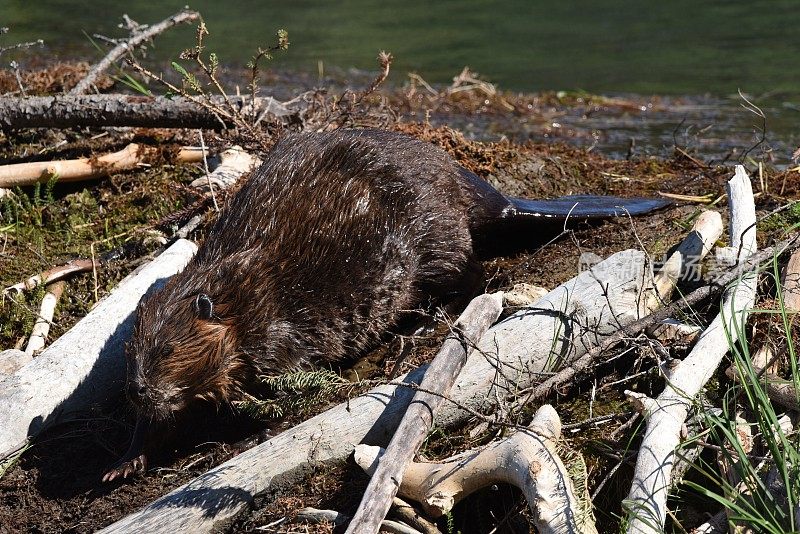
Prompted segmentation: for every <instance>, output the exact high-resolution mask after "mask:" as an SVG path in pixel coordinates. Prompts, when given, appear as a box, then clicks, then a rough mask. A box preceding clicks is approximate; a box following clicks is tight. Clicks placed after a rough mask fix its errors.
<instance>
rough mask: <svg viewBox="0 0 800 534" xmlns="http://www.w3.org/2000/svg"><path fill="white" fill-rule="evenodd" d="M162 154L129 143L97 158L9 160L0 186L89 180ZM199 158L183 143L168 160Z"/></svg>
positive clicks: (1, 171) (200, 157) (1, 170)
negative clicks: (118, 149) (28, 161)
mask: <svg viewBox="0 0 800 534" xmlns="http://www.w3.org/2000/svg"><path fill="white" fill-rule="evenodd" d="M165 155H169V154H168V153H165V152H164V151H162V150H160V149H159V148H158V147H151V146H147V145H139V144H136V143H131V144H129V145H128V146H126V147H125V148H123V149H122V150H120V151H118V152H113V153H111V154H106V155H104V156H100V157H97V158H79V159H71V160H62V161H37V162H31V163H13V164H11V165H3V166H0V187H19V186H24V185H33V184H35V183H46V182H48V181H49V180H52V179H56V180H58V182H79V181H81V180H90V179H94V178H100V177H102V176H108V175H109V174H112V173H115V172H120V171H125V170H129V169H133V168H134V167H136V166H138V165H142V164H145V163H150V162H154V161H157V160H158V158H162V157H164V156H165ZM202 160H203V151H202V150H200V149H199V148H194V147H183V148H181V149H180V150H179V151H178V153H177V154H175V155H174V156H173V157H172V161H174V162H180V163H196V162H198V161H202Z"/></svg>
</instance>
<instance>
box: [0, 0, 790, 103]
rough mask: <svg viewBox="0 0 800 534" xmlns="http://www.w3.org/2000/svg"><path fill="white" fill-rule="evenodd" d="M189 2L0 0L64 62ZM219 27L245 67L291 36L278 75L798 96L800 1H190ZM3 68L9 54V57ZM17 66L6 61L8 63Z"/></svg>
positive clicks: (6, 12)
mask: <svg viewBox="0 0 800 534" xmlns="http://www.w3.org/2000/svg"><path fill="white" fill-rule="evenodd" d="M182 5H183V2H163V1H154V0H133V1H131V2H126V3H121V2H120V3H118V2H102V1H99V0H87V1H82V2H81V1H76V0H73V1H69V0H1V1H0V26H8V27H10V28H11V32H10V33H9V34H7V35H5V36H2V37H0V46H2V45H3V44H11V43H13V42H17V41H19V40H27V39H35V38H42V39H44V40H45V41H46V43H47V45H48V47H47V53H48V54H51V55H54V56H69V57H74V56H75V55H92V54H96V52H94V51H93V50H92V48H91V46H90V45H89V44H88V41H87V39H86V37H84V35H83V33H82V32H84V31H85V32H87V33H89V34H92V33H102V34H105V35H108V36H120V35H122V33H121V30H119V29H118V28H116V24H117V23H118V22H119V20H120V17H121V15H122V14H123V13H127V14H129V15H130V16H131V17H132V18H133V19H135V20H137V21H138V22H140V23H153V22H156V21H159V20H161V19H162V18H164V17H166V16H167V15H169V14H171V13H173V12H175V11H177V10H178V9H179V8H180V7H182ZM191 7H192V8H193V9H197V10H199V11H200V12H201V13H202V14H203V16H204V17H205V20H206V21H207V24H208V26H209V28H210V30H211V32H212V37H211V38H210V41H209V48H210V49H213V50H215V51H217V52H218V53H219V55H220V56H221V58H222V59H223V61H228V62H230V61H233V62H237V63H245V62H246V61H247V59H248V58H249V56H250V54H251V53H252V51H253V50H254V48H255V47H256V46H258V45H264V44H267V43H269V42H271V41H272V37H273V35H274V32H275V30H276V29H278V28H286V29H287V30H288V31H289V35H290V37H291V41H292V46H291V49H290V50H289V52H288V53H287V54H285V57H283V58H281V59H280V60H279V62H278V64H279V65H280V66H285V67H291V68H294V69H303V70H307V71H312V72H317V69H318V62H319V61H322V62H323V65H337V66H340V67H351V66H353V67H357V68H361V69H374V65H375V62H374V57H375V55H376V53H377V51H379V50H382V49H385V50H388V51H391V52H392V53H393V54H394V55H395V57H396V62H395V65H394V67H395V69H394V75H395V77H396V78H395V79H402V78H403V77H404V76H405V73H406V72H408V71H416V72H418V73H419V74H421V75H422V76H423V77H425V78H426V79H427V80H429V81H431V82H447V81H449V79H450V78H452V76H453V75H455V74H457V73H458V72H459V71H460V70H461V68H462V67H463V66H464V65H470V66H471V67H472V68H473V69H474V70H476V71H478V72H480V73H482V74H484V75H485V76H486V77H487V78H489V79H490V80H492V81H494V82H496V83H498V84H500V86H501V87H504V88H508V89H513V90H520V91H536V90H545V89H577V88H580V89H584V90H587V91H592V92H600V93H608V92H629V93H645V94H649V93H660V94H706V93H709V94H715V95H729V94H734V93H735V92H736V90H737V88H741V89H742V90H743V91H746V92H749V93H751V94H760V93H765V92H771V93H789V94H792V95H794V94H798V93H800V78H798V75H797V73H798V67H800V38H798V27H800V3H799V2H797V1H796V0H778V1H766V0H746V1H745V0H735V1H731V0H727V1H719V0H717V1H707V2H703V1H698V0H693V1H687V0H673V1H667V2H664V1H660V2H654V1H650V2H648V1H637V0H606V1H597V0H576V1H571V2H570V1H559V0H528V1H524V0H513V1H507V2H489V1H476V0H470V1H453V0H437V1H420V0H404V1H396V0H394V1H382V2H377V1H368V0H349V1H348V0H346V1H341V2H328V1H322V0H303V1H291V2H289V1H284V2H275V1H273V2H264V1H252V0H251V1H213V0H202V1H195V2H193V3H192V4H191ZM191 43H192V31H191V30H190V29H188V28H186V29H182V30H180V31H176V30H172V31H171V32H170V33H169V34H167V35H165V36H163V37H161V38H159V39H158V41H157V47H158V50H157V54H158V55H159V56H160V57H162V58H164V59H167V58H169V57H170V56H174V55H175V54H176V53H177V52H178V51H179V50H180V49H181V48H182V47H185V46H188V45H190V44H191ZM3 60H5V57H4V58H3ZM5 61H7V60H5Z"/></svg>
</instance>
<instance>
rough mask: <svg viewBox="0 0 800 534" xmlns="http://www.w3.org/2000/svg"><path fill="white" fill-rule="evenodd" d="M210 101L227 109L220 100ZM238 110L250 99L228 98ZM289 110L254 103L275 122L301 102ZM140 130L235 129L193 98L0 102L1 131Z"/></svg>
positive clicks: (116, 97)
mask: <svg viewBox="0 0 800 534" xmlns="http://www.w3.org/2000/svg"><path fill="white" fill-rule="evenodd" d="M211 100H212V101H213V102H214V103H216V104H218V105H220V106H225V105H226V104H225V101H224V100H223V98H222V97H211ZM230 100H231V101H232V102H233V104H234V105H235V106H238V107H239V108H242V109H243V108H245V106H247V107H249V106H250V103H251V99H250V98H249V97H230ZM296 102H297V103H295V104H292V106H290V107H289V106H285V105H284V104H283V103H281V102H278V101H277V100H275V99H274V98H272V97H262V98H257V99H256V107H257V108H258V113H262V112H264V111H266V112H267V113H270V114H272V115H273V116H275V117H285V116H288V115H292V114H294V113H295V112H297V111H298V110H299V109H298V106H300V105H302V103H300V102H301V101H299V100H297V101H296ZM73 126H74V127H86V126H94V127H104V126H139V127H147V128H206V129H215V130H218V129H222V128H224V127H229V126H231V125H230V124H225V123H224V121H223V120H222V119H221V118H220V117H218V116H216V115H214V114H213V113H211V112H210V111H208V110H206V109H204V108H202V107H201V106H199V105H197V104H196V103H195V102H193V101H192V100H191V99H189V98H185V97H175V98H167V97H163V96H156V97H152V96H132V95H87V96H32V97H25V98H15V97H0V128H2V129H4V130H8V129H16V128H67V127H73Z"/></svg>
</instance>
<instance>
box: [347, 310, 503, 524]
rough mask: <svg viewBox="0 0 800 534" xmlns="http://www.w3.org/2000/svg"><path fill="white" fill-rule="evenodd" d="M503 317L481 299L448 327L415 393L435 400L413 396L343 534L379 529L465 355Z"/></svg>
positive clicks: (464, 361)
mask: <svg viewBox="0 0 800 534" xmlns="http://www.w3.org/2000/svg"><path fill="white" fill-rule="evenodd" d="M502 311H503V297H502V295H498V294H494V295H480V296H478V297H475V298H474V299H472V302H470V304H469V306H467V308H466V309H465V310H464V312H463V313H462V314H461V316H460V317H459V318H458V321H456V323H455V324H454V325H453V328H452V330H451V334H450V335H449V336H448V337H447V338H446V339H445V341H444V343H443V344H442V348H441V349H439V352H438V353H437V354H436V357H435V358H434V359H433V361H432V362H431V364H430V367H429V369H428V372H427V373H425V378H424V379H423V380H422V384H420V388H423V389H427V390H430V391H433V392H435V394H430V393H425V392H422V391H418V392H417V393H416V394H415V395H414V399H413V400H412V401H411V404H410V405H409V407H408V411H406V414H405V415H404V416H403V419H402V420H401V421H400V424H399V425H398V427H397V430H396V431H395V434H394V436H393V437H392V441H391V442H389V445H388V446H387V448H386V452H385V453H384V454H383V455H382V456H381V461H380V465H379V466H378V468H377V470H375V472H374V473H373V474H372V479H371V480H370V483H369V485H368V486H367V489H366V490H365V491H364V497H363V498H362V499H361V504H360V505H359V507H358V510H356V513H355V515H354V516H353V520H352V521H351V522H350V525H349V526H348V528H347V532H350V533H355V532H358V533H364V534H371V533H372V532H375V531H376V530H377V529H378V528H379V525H380V522H381V521H382V520H383V519H384V518H385V517H386V513H387V512H388V511H389V507H390V506H391V504H392V498H393V497H394V496H395V494H396V493H397V487H398V484H400V483H401V482H402V479H403V472H404V471H405V467H406V465H407V464H408V462H410V461H411V459H412V458H413V457H414V454H415V453H416V452H417V449H418V448H419V446H420V445H421V444H422V441H423V440H424V439H425V436H426V435H427V434H428V431H429V430H430V428H431V425H432V424H433V416H434V414H435V413H436V411H437V409H438V407H439V405H440V404H441V403H442V402H443V400H444V399H443V396H447V395H448V394H449V392H450V388H451V387H452V386H453V383H454V382H455V380H456V377H458V374H459V373H460V372H461V369H462V367H463V366H464V364H465V363H466V360H467V354H468V353H469V350H470V349H471V348H472V347H474V346H476V345H477V343H478V341H479V340H480V339H481V336H483V334H484V333H485V332H486V330H487V329H488V328H489V326H491V325H492V323H494V322H495V321H496V320H497V318H498V317H500V312H502Z"/></svg>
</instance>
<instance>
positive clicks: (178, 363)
mask: <svg viewBox="0 0 800 534" xmlns="http://www.w3.org/2000/svg"><path fill="white" fill-rule="evenodd" d="M170 282H171V283H168V284H167V286H166V287H164V288H163V289H162V290H161V291H158V292H156V293H154V294H153V295H152V296H150V297H149V298H146V299H144V300H143V302H142V303H141V304H140V305H139V308H138V311H137V318H136V326H135V329H134V333H133V337H132V339H131V341H130V342H129V343H128V347H127V351H126V355H127V364H128V381H127V394H128V397H129V398H130V400H131V402H132V403H133V404H134V406H135V407H136V409H137V411H138V413H139V414H142V415H146V416H149V418H150V419H151V420H153V421H163V420H166V419H168V418H170V417H172V415H173V414H174V413H175V412H177V411H180V410H183V409H184V408H186V407H187V405H189V404H190V403H192V402H193V401H195V400H205V401H210V402H215V403H223V402H228V401H229V400H230V399H231V396H232V394H234V393H235V392H237V391H238V389H239V388H240V384H241V374H242V372H243V370H242V362H241V361H240V359H239V358H237V353H236V351H237V340H236V332H235V328H234V327H233V324H234V318H233V317H231V316H230V314H228V313H226V311H227V310H225V309H224V307H223V306H216V305H215V302H214V300H213V299H212V297H211V296H209V295H208V294H206V293H201V292H194V293H193V294H186V292H185V291H181V293H184V294H183V295H180V294H178V295H176V291H175V287H174V285H173V284H172V282H174V279H173V280H171V281H170ZM171 286H172V287H171Z"/></svg>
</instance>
